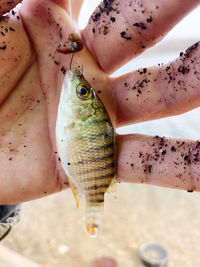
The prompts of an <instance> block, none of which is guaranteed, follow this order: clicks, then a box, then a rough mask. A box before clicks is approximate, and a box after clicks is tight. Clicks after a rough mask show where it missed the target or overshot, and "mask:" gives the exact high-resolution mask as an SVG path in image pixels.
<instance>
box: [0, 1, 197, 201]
mask: <svg viewBox="0 0 200 267" xmlns="http://www.w3.org/2000/svg"><path fill="white" fill-rule="evenodd" d="M18 2H19V1H14V2H13V4H12V6H8V4H7V1H5V0H0V15H3V14H4V13H5V12H7V11H8V10H10V9H11V8H13V6H14V5H15V4H17V3H18ZM82 2H83V1H81V0H72V9H73V16H74V20H75V21H76V20H77V18H78V14H79V10H80V8H81V5H82ZM116 2H119V5H118V7H117V8H118V10H119V11H120V12H119V13H117V12H116V11H111V14H109V15H108V16H106V15H105V13H103V14H101V16H100V18H99V20H98V21H94V19H93V18H94V16H95V14H96V13H98V11H95V13H94V15H93V18H91V19H90V21H89V24H88V25H87V27H86V29H85V30H83V32H82V33H81V34H82V39H83V41H84V49H83V50H82V51H81V52H78V53H77V54H75V56H74V61H73V67H76V66H81V65H83V66H84V75H85V77H86V79H87V80H88V81H89V82H90V83H91V84H92V86H93V87H94V88H95V90H96V92H98V91H99V96H100V97H101V99H102V100H103V102H104V104H105V106H106V108H107V110H108V112H109V114H110V117H111V119H112V121H113V124H114V125H115V126H116V127H118V126H122V125H127V124H130V123H136V122H139V121H147V120H152V119H157V118H163V117H166V116H172V115H176V114H181V113H184V112H186V111H188V110H190V109H193V108H196V107H198V106H199V104H198V103H199V102H200V65H199V59H200V45H197V46H196V48H195V49H191V51H190V52H189V55H188V56H187V54H186V55H182V56H181V57H180V58H178V59H177V60H175V61H174V62H172V63H170V64H167V65H166V66H160V67H151V68H148V70H147V71H146V72H145V71H143V70H139V72H138V71H134V72H132V73H128V74H126V75H124V76H122V77H119V78H115V79H111V78H109V76H108V74H109V73H111V72H112V71H114V70H116V69H117V68H118V67H119V66H121V65H123V64H124V63H126V62H127V61H128V60H130V59H132V58H133V57H135V56H136V55H138V54H140V53H141V52H143V51H144V50H145V49H146V48H148V47H151V46H152V45H154V44H155V43H156V42H157V41H158V40H160V39H162V38H163V36H164V35H165V34H166V33H167V32H168V31H169V30H170V29H171V28H172V27H173V26H174V25H175V24H176V23H178V22H179V21H180V20H181V19H182V18H183V17H184V16H185V15H187V14H188V13H189V12H190V11H191V10H192V9H194V8H195V7H197V6H198V4H199V0H198V1H197V0H190V1H187V0H175V1H174V0H169V1H167V2H166V1H163V0H153V1H148V0H143V1H142V7H141V6H139V5H138V4H137V5H134V3H135V2H137V3H139V2H138V1H134V0H133V1H132V7H129V6H127V5H122V4H123V3H124V1H123V0H118V1H114V2H113V3H112V5H114V6H115V3H116ZM127 2H130V3H131V1H127ZM133 5H134V6H136V7H135V9H136V11H134V10H133ZM68 10H69V7H68V4H67V1H64V0H54V1H53V0H51V1H50V0H24V1H23V3H22V5H20V6H18V7H17V9H15V10H14V12H10V13H9V14H7V15H6V16H4V17H2V18H1V20H0V24H1V26H3V27H4V28H3V30H2V32H3V34H1V35H0V36H1V38H0V48H1V49H0V63H1V66H3V68H1V69H0V147H1V149H0V158H1V164H0V181H1V187H0V204H12V203H17V202H21V201H28V200H31V199H35V198H39V197H42V196H45V195H47V194H51V193H55V192H58V191H60V190H61V189H63V188H65V187H66V186H67V185H68V182H67V177H66V175H65V173H64V171H63V170H62V168H61V166H60V164H59V161H58V159H57V156H56V154H55V152H56V143H55V125H56V116H57V107H58V102H59V96H60V91H61V85H62V81H63V78H64V74H65V70H67V69H68V68H69V60H70V55H63V54H60V53H58V52H57V48H58V47H59V46H63V45H68V44H69V41H68V37H69V34H70V33H72V32H73V30H72V27H71V24H70V19H69V16H68ZM109 12H110V11H109ZM111 16H112V17H113V16H114V17H115V22H112V21H111V23H110V17H111ZM97 17H98V16H97ZM151 17H152V21H151V22H147V19H149V20H151ZM105 19H106V20H109V23H108V21H106V22H103V20H105ZM130 22H131V23H130ZM103 23H104V24H103ZM135 23H140V24H139V26H138V24H136V26H133V24H135ZM141 23H143V24H141ZM104 26H106V27H107V28H104ZM102 27H103V33H102V31H101V30H100V32H99V28H101V29H102ZM145 27H146V28H145ZM5 28H7V29H8V30H6V29H5ZM126 28H127V29H126ZM1 29H2V28H1ZM93 29H94V31H95V32H93ZM104 31H105V32H106V34H104ZM123 31H125V34H122V37H121V33H122V32H123ZM124 37H131V39H130V38H129V40H127V39H126V38H124ZM105 45H106V49H102V47H104V46H105ZM116 55H117V56H116ZM169 66H170V68H167V67H169ZM183 67H184V68H183ZM140 72H142V73H140ZM183 72H184V74H183ZM149 73H150V74H149ZM170 76H171V78H170ZM143 80H149V81H148V82H147V81H143ZM179 81H180V82H179ZM141 82H142V87H141ZM134 86H135V87H136V88H135V89H132V87H134ZM138 90H140V91H141V93H140V92H139V91H138ZM137 94H139V96H137ZM126 99H128V100H126ZM113 103H115V104H113ZM133 107H134V108H133ZM141 111H142V112H141ZM182 142H184V143H182ZM198 144H199V143H198V141H194V140H193V141H192V140H174V139H164V140H162V139H161V138H159V137H157V138H156V137H152V136H143V135H124V136H118V137H117V146H118V162H117V164H118V167H117V179H118V181H120V182H133V183H135V182H137V183H148V184H155V185H159V186H167V187H172V188H181V189H186V190H196V191H199V190H200V182H199V180H198V179H199V178H198V177H199V175H200V169H199V168H200V157H199V153H200V145H198ZM165 145H166V146H165ZM158 155H159V156H158ZM161 174H162V175H161Z"/></svg>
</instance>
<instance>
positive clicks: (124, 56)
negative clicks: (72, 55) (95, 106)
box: [82, 0, 199, 73]
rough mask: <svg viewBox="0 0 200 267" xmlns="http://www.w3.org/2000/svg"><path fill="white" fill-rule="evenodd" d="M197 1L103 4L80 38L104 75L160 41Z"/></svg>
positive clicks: (147, 0) (179, 0) (170, 0)
mask: <svg viewBox="0 0 200 267" xmlns="http://www.w3.org/2000/svg"><path fill="white" fill-rule="evenodd" d="M198 4H199V0H191V1H188V0H182V1H181V0H175V1H174V0H169V1H163V0H154V1H149V0H144V1H142V2H141V1H136V0H133V1H124V0H120V1H119V0H112V1H103V2H102V3H101V4H100V5H99V6H98V7H97V9H96V10H95V12H94V13H93V15H92V16H91V18H90V20H89V23H88V25H87V27H86V29H85V30H84V31H83V34H82V35H83V38H84V41H85V44H86V46H87V48H88V49H89V50H90V51H91V52H92V54H93V55H94V56H95V57H96V59H97V61H98V62H99V64H100V66H101V68H102V69H103V70H104V71H106V72H107V73H111V72H113V71H115V70H116V69H117V68H119V67H120V66H122V65H123V64H125V63H126V62H127V61H129V60H130V59H131V58H133V57H136V56H137V55H138V54H140V53H142V52H143V51H144V50H145V49H147V48H149V47H151V46H153V45H154V44H155V43H156V42H158V40H160V39H162V38H163V37H164V36H165V35H166V33H167V32H168V31H169V30H170V29H172V27H173V26H174V25H176V24H177V23H178V22H179V21H180V20H181V19H182V18H183V17H184V16H185V15H186V14H187V13H189V12H190V11H191V10H192V9H193V8H195V7H196V6H197V5H198Z"/></svg>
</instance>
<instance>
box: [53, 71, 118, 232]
mask: <svg viewBox="0 0 200 267" xmlns="http://www.w3.org/2000/svg"><path fill="white" fill-rule="evenodd" d="M56 141H57V148H58V154H59V159H60V161H61V165H62V167H63V169H64V170H65V172H66V174H67V176H68V179H69V183H70V186H71V189H72V191H73V193H74V196H75V198H76V202H77V206H78V203H79V199H80V196H84V198H85V200H86V226H87V230H88V232H89V234H90V235H91V236H96V235H97V232H98V228H99V226H100V224H101V214H102V208H103V205H104V194H105V192H106V191H107V189H108V188H109V186H110V185H111V184H112V183H113V182H114V181H115V180H114V176H115V136H114V129H113V127H112V124H111V121H110V118H109V116H108V113H107V112H106V109H105V107H104V105H103V103H102V102H101V100H100V99H99V98H98V97H97V95H96V94H95V92H94V90H93V89H92V87H91V86H90V84H89V83H88V82H87V81H86V80H85V78H84V76H83V74H82V73H81V72H80V70H79V69H72V70H70V71H69V72H68V73H67V75H66V77H65V79H64V82H63V87H62V91H61V96H60V103H59V107H58V116H57V123H56Z"/></svg>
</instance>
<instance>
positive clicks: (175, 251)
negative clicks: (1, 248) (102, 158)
mask: <svg viewBox="0 0 200 267" xmlns="http://www.w3.org/2000/svg"><path fill="white" fill-rule="evenodd" d="M199 203H200V193H187V192H185V191H178V190H171V189H163V188H159V187H153V186H147V185H135V184H119V185H118V188H117V200H116V201H115V200H113V199H112V197H111V196H110V195H108V196H107V197H106V202H105V211H104V221H103V226H102V230H101V234H100V236H99V238H97V239H91V238H90V237H89V236H88V234H87V232H86V229H85V222H84V203H82V205H81V206H80V208H79V209H77V208H76V207H75V201H74V199H73V195H72V193H71V190H67V191H63V192H61V193H59V194H56V195H52V196H49V197H46V198H43V199H39V200H35V201H32V202H29V203H26V204H24V208H23V213H22V218H21V222H20V223H19V224H18V225H17V226H16V227H15V228H14V229H13V231H12V232H11V234H10V235H9V236H8V237H7V238H6V239H5V240H4V241H3V242H2V243H3V244H4V245H5V246H7V247H9V248H11V249H13V250H15V251H17V252H19V253H20V254H22V255H24V256H26V257H28V258H29V259H32V260H33V261H35V262H37V263H40V264H41V265H42V266H44V267H47V266H48V267H54V266H56V267H86V266H87V267H89V266H91V262H92V260H93V259H94V258H97V257H102V256H109V257H112V258H115V259H116V261H117V262H118V266H119V267H125V266H126V267H136V266H137V267H142V266H143V264H142V263H141V262H140V260H139V258H138V248H139V247H140V245H142V244H143V243H144V242H149V241H154V242H158V243H160V244H162V245H164V246H165V247H166V248H167V249H168V251H169V253H170V260H169V264H168V267H175V266H176V267H177V266H184V267H191V266H200V257H199V255H200V227H199V225H200V204H199ZM27 267H28V266H27Z"/></svg>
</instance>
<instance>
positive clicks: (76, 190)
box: [68, 179, 80, 208]
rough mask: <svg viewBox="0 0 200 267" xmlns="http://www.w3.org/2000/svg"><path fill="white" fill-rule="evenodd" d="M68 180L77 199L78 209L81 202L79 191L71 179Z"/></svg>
mask: <svg viewBox="0 0 200 267" xmlns="http://www.w3.org/2000/svg"><path fill="white" fill-rule="evenodd" d="M68 180H69V184H70V187H71V190H72V193H73V195H74V198H75V200H76V206H77V208H78V207H79V202H80V194H79V191H78V189H77V187H76V186H75V185H74V183H72V182H71V181H70V179H68Z"/></svg>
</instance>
